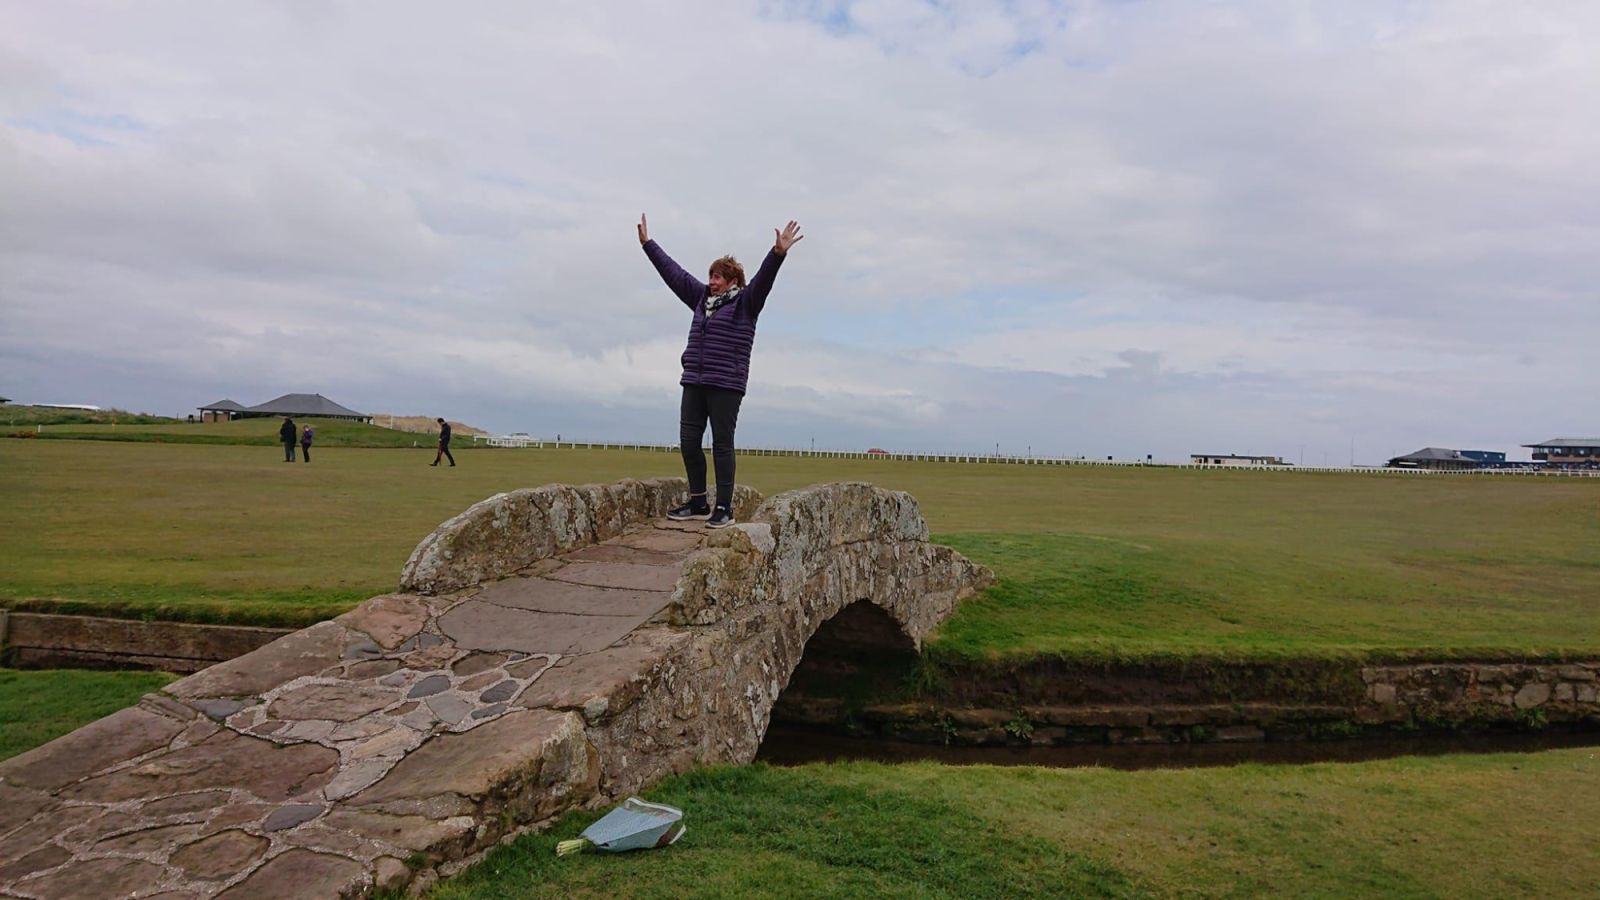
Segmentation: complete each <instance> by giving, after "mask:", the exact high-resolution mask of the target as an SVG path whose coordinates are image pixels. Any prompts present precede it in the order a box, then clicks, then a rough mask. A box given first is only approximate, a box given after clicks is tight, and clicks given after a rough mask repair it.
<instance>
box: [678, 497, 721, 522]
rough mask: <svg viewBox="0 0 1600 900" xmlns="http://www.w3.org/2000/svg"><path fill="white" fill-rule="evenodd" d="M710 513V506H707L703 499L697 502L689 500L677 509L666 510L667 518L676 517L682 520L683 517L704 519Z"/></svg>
mask: <svg viewBox="0 0 1600 900" xmlns="http://www.w3.org/2000/svg"><path fill="white" fill-rule="evenodd" d="M710 514H711V507H709V506H707V505H706V502H705V501H704V500H702V501H700V502H699V503H695V502H694V501H693V500H691V501H689V502H688V503H685V504H684V505H682V506H680V507H678V508H677V509H672V510H668V511H667V518H669V519H676V520H677V521H679V522H682V521H683V520H685V519H704V518H705V517H706V516H708V515H710Z"/></svg>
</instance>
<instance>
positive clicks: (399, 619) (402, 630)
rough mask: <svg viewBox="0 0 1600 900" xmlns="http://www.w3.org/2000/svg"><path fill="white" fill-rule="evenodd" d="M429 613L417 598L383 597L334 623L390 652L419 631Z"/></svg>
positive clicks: (401, 595) (397, 595) (354, 610)
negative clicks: (357, 633) (369, 639)
mask: <svg viewBox="0 0 1600 900" xmlns="http://www.w3.org/2000/svg"><path fill="white" fill-rule="evenodd" d="M430 612H431V610H429V608H428V605H427V604H426V603H424V602H423V601H422V600H421V598H418V597H412V596H408V595H406V594H387V595H384V596H382V597H373V598H372V599H371V600H367V601H365V602H363V603H362V604H361V605H360V606H357V607H356V608H355V609H353V610H351V611H349V612H347V613H345V614H344V615H342V616H340V617H338V618H337V619H335V620H334V621H336V622H338V623H340V624H341V625H344V626H345V627H346V628H349V629H352V630H354V631H359V632H362V633H364V634H366V635H367V636H368V637H370V638H372V640H373V641H374V642H375V643H377V644H378V645H379V646H380V647H382V648H384V649H385V650H393V649H394V648H396V647H398V646H400V644H401V643H402V642H403V641H405V640H407V639H408V638H411V637H414V636H415V635H416V634H417V632H419V631H421V630H422V626H423V625H426V624H427V622H428V616H429V614H430Z"/></svg>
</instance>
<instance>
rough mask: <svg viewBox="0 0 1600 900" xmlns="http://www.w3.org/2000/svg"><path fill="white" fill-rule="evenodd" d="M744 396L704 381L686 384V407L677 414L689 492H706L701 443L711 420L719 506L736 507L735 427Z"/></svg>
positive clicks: (684, 403) (684, 395) (684, 393)
mask: <svg viewBox="0 0 1600 900" xmlns="http://www.w3.org/2000/svg"><path fill="white" fill-rule="evenodd" d="M742 402H744V395H743V394H741V393H739V392H738V391H730V390H728V389H727V388H717V387H706V386H705V385H701V384H686V385H684V386H683V409H682V411H681V412H680V413H679V415H678V448H679V449H680V450H682V451H683V471H684V474H686V475H688V476H689V493H691V494H704V493H705V492H706V454H705V450H704V449H702V447H701V443H702V442H703V441H704V440H705V436H706V420H708V419H709V420H710V421H711V462H712V464H713V465H715V466H716V472H717V505H718V506H726V507H728V508H729V509H732V508H733V468H734V466H733V430H734V428H736V427H738V425H739V404H740V403H742Z"/></svg>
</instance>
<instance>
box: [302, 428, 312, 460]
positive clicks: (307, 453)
mask: <svg viewBox="0 0 1600 900" xmlns="http://www.w3.org/2000/svg"><path fill="white" fill-rule="evenodd" d="M312 434H314V432H313V431H312V430H311V426H310V425H307V426H306V427H305V429H304V430H302V431H301V432H300V455H301V456H302V457H303V458H304V460H305V461H306V462H311V436H312Z"/></svg>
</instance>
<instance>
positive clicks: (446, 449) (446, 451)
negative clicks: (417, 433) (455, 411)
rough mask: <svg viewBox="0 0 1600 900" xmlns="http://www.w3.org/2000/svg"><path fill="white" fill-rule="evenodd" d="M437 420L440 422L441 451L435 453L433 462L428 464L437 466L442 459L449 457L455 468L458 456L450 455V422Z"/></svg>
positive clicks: (452, 466) (451, 465)
mask: <svg viewBox="0 0 1600 900" xmlns="http://www.w3.org/2000/svg"><path fill="white" fill-rule="evenodd" d="M437 421H438V423H439V452H438V453H435V454H434V455H433V462H431V463H428V465H430V466H437V465H438V464H439V460H440V459H448V460H450V467H451V468H455V465H456V458H455V457H454V456H451V455H450V423H449V422H446V421H445V420H443V419H439V420H437Z"/></svg>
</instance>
